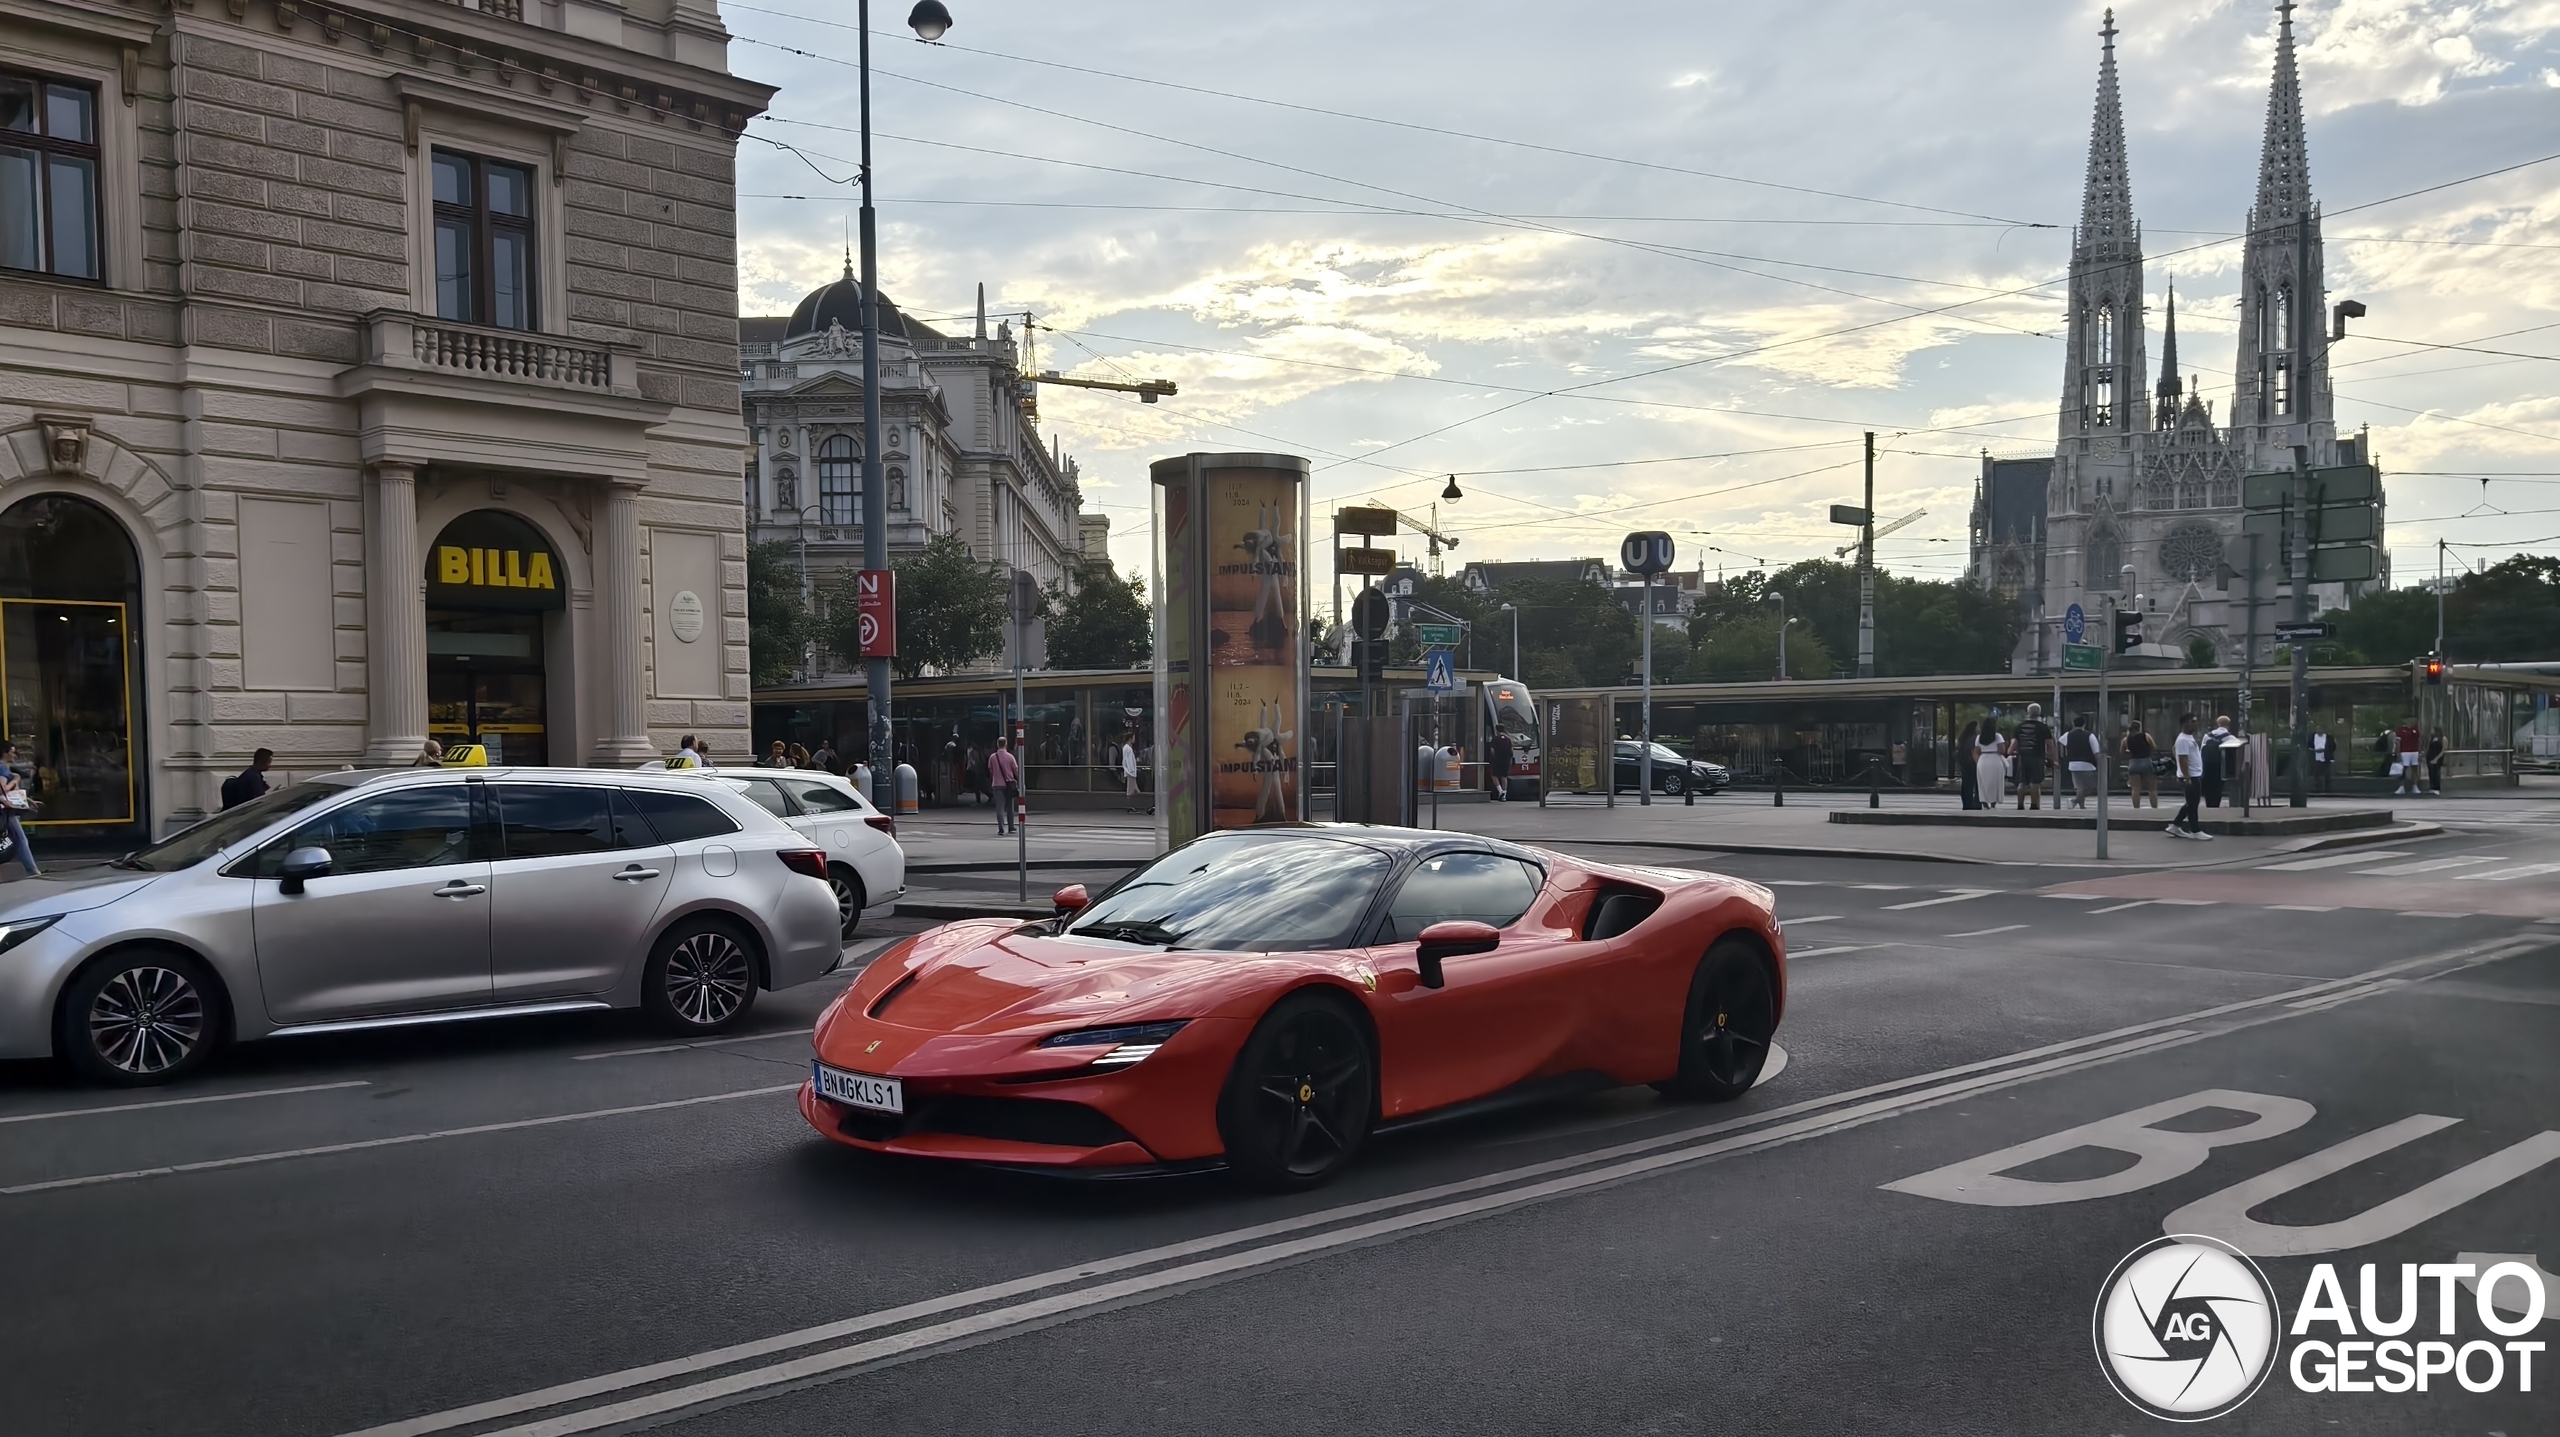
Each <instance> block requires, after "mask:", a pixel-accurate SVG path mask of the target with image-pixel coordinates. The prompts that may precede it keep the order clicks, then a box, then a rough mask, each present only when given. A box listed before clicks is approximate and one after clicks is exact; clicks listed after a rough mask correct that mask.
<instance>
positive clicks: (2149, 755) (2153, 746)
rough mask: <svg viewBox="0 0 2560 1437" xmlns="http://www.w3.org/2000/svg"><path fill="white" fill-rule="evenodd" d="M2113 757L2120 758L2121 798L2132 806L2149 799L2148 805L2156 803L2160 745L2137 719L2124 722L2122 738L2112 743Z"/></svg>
mask: <svg viewBox="0 0 2560 1437" xmlns="http://www.w3.org/2000/svg"><path fill="white" fill-rule="evenodd" d="M2116 756H2117V757H2119V758H2121V759H2123V760H2124V789H2125V799H2126V801H2127V802H2128V803H2130V804H2131V805H2132V806H2133V807H2135V808H2140V807H2142V800H2143V799H2144V798H2145V797H2148V798H2150V800H2151V806H2152V807H2153V808H2158V807H2159V806H2160V745H2159V744H2158V743H2157V742H2155V741H2154V740H2153V739H2152V737H2151V731H2150V730H2149V729H2146V728H2144V727H2143V726H2142V720H2140V719H2128V720H2126V721H2125V726H2124V737H2123V738H2122V739H2120V740H2118V742H2117V744H2116Z"/></svg>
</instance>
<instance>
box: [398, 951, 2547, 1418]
mask: <svg viewBox="0 0 2560 1437" xmlns="http://www.w3.org/2000/svg"><path fill="white" fill-rule="evenodd" d="M2544 946H2546V944H2545V942H2544V941H2543V940H2540V939H2524V940H2522V941H2519V939H2517V938H2514V937H2510V938H2507V939H2504V940H2499V941H2497V942H2491V943H2482V944H2475V945H2472V946H2470V947H2467V948H2457V949H2453V950H2450V951H2446V952H2439V953H2430V954H2423V955H2420V956H2417V957H2413V958H2404V959H2401V960H2399V961H2397V962H2394V963H2390V964H2386V965H2384V966H2383V967H2380V968H2376V969H2373V970H2371V971H2369V972H2365V973H2360V974H2355V975H2351V976H2349V977H2345V978H2333V979H2328V980H2326V981H2323V982H2319V983H2313V984H2308V985H2306V986H2304V987H2301V988H2293V989H2288V990H2286V991H2284V992H2281V993H2272V994H2267V995H2264V996H2261V997H2256V998H2243V999H2239V1000H2237V1001H2235V1002H2231V1003H2224V1004H2221V1005H2218V1006H2216V1007H2212V1008H2205V1009H2200V1010H2198V1011H2196V1012H2192V1013H2184V1014H2180V1015H2178V1016H2176V1017H2171V1018H2155V1019H2152V1020H2150V1021H2148V1022H2143V1023H2136V1024H2133V1025H2130V1026H2128V1027H2123V1028H2118V1029H2115V1030H2113V1031H2111V1032H2105V1033H2094V1034H2090V1035H2088V1036H2086V1037H2082V1038H2073V1039H2067V1040H2065V1041H2063V1042H2059V1043H2050V1044H2047V1045H2045V1046H2043V1047H2040V1048H2031V1049H2028V1050H2026V1051H2024V1052H2018V1053H2010V1054H2007V1055H2004V1056H2001V1057H1996V1058H1986V1059H1982V1060H1980V1061H1977V1062H1973V1063H1967V1064H1964V1065H1962V1066H1959V1067H1953V1068H1944V1069H1940V1070H1939V1071H1937V1072H1934V1073H1923V1074H1918V1075H1915V1076H1913V1077H1908V1078H1897V1079H1892V1080H1890V1081H1887V1082H1883V1083H1878V1084H1875V1085H1872V1086H1870V1087H1865V1088H1859V1089H1855V1090H1852V1091H1850V1092H1846V1093H1835V1094H1832V1095H1830V1096H1828V1097H1822V1098H1809V1099H1806V1100H1804V1101H1801V1102H1797V1103H1792V1104H1789V1105H1787V1106H1785V1107H1780V1108H1772V1109H1770V1110H1769V1111H1767V1112H1765V1113H1757V1114H1750V1115H1746V1116H1743V1117H1738V1118H1729V1119H1726V1120H1724V1121H1722V1122H1718V1123H1710V1124H1706V1125H1703V1126H1701V1127H1696V1128H1689V1129H1683V1130H1681V1131H1678V1132H1673V1133H1667V1134H1660V1135H1656V1136H1654V1137H1649V1138H1642V1139H1638V1140H1635V1141H1632V1142H1628V1143H1623V1144H1620V1145H1618V1146H1616V1147H1613V1148H1604V1149H1598V1150H1595V1151H1592V1152H1589V1153H1585V1154H1580V1155H1576V1156H1571V1157H1564V1158H1554V1159H1549V1160H1547V1161H1545V1162H1542V1163H1536V1164H1532V1165H1530V1166H1527V1167H1521V1168H1513V1169H1508V1170H1506V1171H1502V1172H1497V1173H1491V1174H1487V1175H1485V1176H1482V1177H1476V1178H1467V1179H1462V1180H1460V1181H1457V1182H1453V1183H1446V1184H1443V1185H1441V1186H1438V1187H1433V1188H1425V1189H1420V1190H1417V1191H1413V1192H1408V1193H1404V1194H1400V1195H1396V1196H1390V1197H1384V1198H1376V1199H1371V1200H1370V1201H1367V1202H1362V1203H1354V1204H1347V1205H1345V1206H1342V1207H1336V1208H1328V1209H1325V1210H1322V1211H1318V1212H1314V1213H1308V1214H1304V1215H1301V1216H1298V1217H1291V1218H1282V1219H1278V1220H1275V1221H1273V1222H1268V1223H1263V1224H1259V1225H1257V1226H1254V1227H1248V1228H1239V1229H1235V1230H1233V1231H1230V1232H1226V1233H1221V1234H1214V1235H1211V1236H1208V1237H1202V1238H1194V1239H1191V1240H1188V1241H1185V1242H1181V1243H1175V1244H1172V1245H1169V1246H1165V1247H1158V1248H1152V1249H1148V1250H1145V1251H1140V1252H1134V1253H1128V1254H1124V1255H1122V1256H1119V1257H1112V1258H1102V1259H1098V1260H1096V1261H1094V1262H1090V1263H1086V1264H1083V1265H1080V1266H1077V1267H1072V1268H1062V1269H1058V1270H1055V1271H1051V1272H1046V1273H1040V1274H1035V1275H1033V1276H1029V1277H1022V1278H1015V1279H1011V1280H1009V1281H1006V1282H1001V1283H996V1284H993V1285H990V1286H987V1287H981V1288H974V1289H970V1290H967V1291H963V1292H958V1293H952V1294H950V1295H948V1296H944V1297H937V1298H929V1299H926V1300H924V1301H921V1302H917V1303H912V1304H909V1305H907V1306H905V1307H900V1308H892V1309H888V1310H886V1311H882V1312H877V1313H871V1314H867V1315H864V1316H860V1317H853V1318H847V1319H843V1320H840V1321H836V1322H831V1323H826V1324H823V1325H821V1326H817V1327H809V1328H803V1329H801V1330H800V1331H797V1332H787V1333H782V1334H780V1335H778V1336H774V1337H768V1338H760V1339H757V1340H755V1341H751V1342H743V1343H738V1344H736V1345H733V1346H730V1347H724V1348H717V1349H714V1350H712V1351H709V1352H702V1353H696V1354H694V1355H692V1356H690V1357H679V1358H673V1359H669V1360H667V1361H664V1362H657V1363H652V1364H650V1365H648V1366H645V1367H633V1368H626V1369H624V1370H622V1371H620V1372H613V1373H607V1374H605V1375H603V1376H599V1377H591V1378H583V1379H580V1380H578V1381H575V1382H567V1383H561V1384H559V1385H556V1386H553V1387H546V1388H542V1389H539V1390H536V1391H532V1392H525V1393H519V1394H516V1395H514V1396H510V1397H501V1398H496V1399H492V1400H489V1401H485V1402H479V1403H475V1404H472V1405H471V1406H468V1407H458V1408H453V1409H450V1410H448V1411H445V1412H439V1413H432V1414H428V1415H426V1416H421V1417H414V1418H409V1419H406V1420H403V1421H398V1422H392V1423H388V1424H385V1425H382V1426H378V1427H370V1428H366V1429H364V1431H362V1432H360V1433H354V1434H350V1437H421V1434H425V1433H431V1432H443V1431H448V1430H450V1429H453V1428H456V1427H465V1426H471V1425H474V1424H477V1423H483V1422H489V1421H494V1420H497V1419H500V1418H505V1417H511V1416H515V1415H518V1414H522V1413H527V1412H535V1411H539V1410H541V1409H543V1408H546V1407H557V1406H561V1405H563V1404H566V1403H570V1402H575V1401H579V1400H582V1399H585V1398H589V1397H597V1396H603V1395H606V1394H609V1393H613V1392H618V1391H623V1390H626V1389H629V1388H633V1387H641V1386H646V1385H648V1384H651V1383H655V1382H662V1381H666V1380H668V1379H670V1378H676V1377H682V1376H685V1375H687V1374H689V1373H695V1372H705V1371H709V1370H711V1369H714V1368H718V1367H724V1366H728V1365H730V1364H733V1363H738V1362H745V1361H749V1360H752V1359H754V1358H758V1357H766V1356H771V1355H773V1354H775V1353H780V1352H788V1351H790V1350H792V1349H794V1348H799V1347H808V1346H813V1345H815V1344H818V1343H821V1342H829V1341H833V1340H835V1339H837V1338H840V1337H846V1336H851V1335H853V1334H856V1333H860V1332H865V1331H870V1330H873V1329H876V1328H880V1327H887V1326H893V1325H896V1324H898V1323H902V1322H910V1321H913V1320H915V1319H918V1318H922V1317H929V1316H933V1315H935V1314H937V1313H944V1312H956V1311H960V1310H962V1309H965V1308H969V1307H975V1306H978V1305H981V1304H984V1303H988V1302H995V1301H999V1300H1002V1299H1004V1298H1008V1297H1016V1296H1020V1295H1022V1294H1025V1293H1031V1292H1038V1291H1041V1290H1043V1289H1045V1288H1051V1287H1058V1286H1062V1285H1065V1284H1068V1283H1081V1282H1086V1281H1089V1280H1090V1279H1092V1278H1094V1277H1097V1276H1102V1275H1105V1274H1108V1273H1113V1272H1125V1271H1129V1270H1131V1269H1134V1268H1141V1267H1148V1266H1152V1265H1155V1264H1157V1263H1161V1262H1169V1261H1173V1260H1176V1259H1178V1258H1183V1257H1188V1256H1192V1255H1196V1254H1199V1253H1204V1252H1215V1251H1218V1250H1219V1249H1221V1248H1227V1247H1233V1246H1236V1245H1238V1244H1241V1243H1246V1242H1252V1241H1256V1240H1259V1239H1262V1238H1265V1237H1271V1236H1276V1235H1279V1234H1283V1233H1289V1232H1296V1231H1302V1230H1304V1229H1307V1228H1313V1227H1321V1226H1324V1225H1325V1224H1327V1223H1333V1222H1340V1221H1344V1220H1346V1219H1349V1218H1353V1217H1359V1216H1363V1215H1365V1214H1369V1213H1375V1212H1387V1211H1393V1210H1395V1209H1397V1208H1401V1207H1407V1206H1411V1205H1413V1204H1417V1203H1424V1202H1433V1201H1437V1200H1439V1199H1442V1198H1446V1197H1451V1196H1454V1195H1457V1194H1461V1193H1467V1192H1475V1191H1480V1190H1482V1189H1485V1188H1490V1187H1500V1186H1501V1185H1503V1184H1505V1183H1512V1182H1519V1181H1522V1180H1525V1179H1528V1178H1532V1177H1536V1176H1540V1175H1542V1174H1546V1173H1555V1172H1567V1171H1570V1170H1572V1169H1574V1168H1576V1167H1579V1166H1582V1165H1584V1164H1587V1163H1601V1162H1611V1161H1614V1160H1616V1159H1618V1158H1622V1157H1625V1156H1628V1155H1630V1154H1633V1153H1639V1152H1649V1151H1652V1150H1654V1149H1657V1148H1662V1147H1667V1146H1672V1145H1676V1144H1679V1143H1684V1142H1690V1141H1693V1140H1698V1139H1703V1138H1708V1137H1711V1136H1713V1135H1715V1134H1719V1133H1724V1132H1729V1131H1732V1130H1734V1129H1736V1128H1742V1127H1748V1126H1751V1125H1754V1124H1760V1123H1775V1122H1777V1121H1779V1120H1781V1119H1785V1118H1791V1117H1794V1116H1796V1115H1797V1114H1799V1113H1810V1112H1816V1111H1819V1110H1821V1109H1824V1108H1827V1107H1833V1106H1836V1105H1839V1104H1844V1103H1855V1102H1859V1101H1861V1100H1863V1099H1867V1098H1872V1097H1876V1096H1878V1095H1880V1094H1886V1093H1894V1092H1902V1091H1905V1090H1909V1089H1915V1088H1925V1087H1926V1085H1929V1084H1932V1083H1942V1084H1944V1085H1945V1086H1943V1087H1939V1088H1932V1089H1928V1090H1927V1091H1926V1092H1925V1093H1914V1094H1911V1097H1912V1098H1913V1099H1915V1101H1913V1102H1911V1103H1910V1104H1909V1106H1913V1107H1918V1106H1925V1105H1927V1104H1928V1103H1935V1102H1938V1101H1943V1100H1946V1099H1950V1098H1954V1097H1958V1096H1962V1095H1963V1094H1964V1093H1966V1092H1969V1091H1974V1090H1976V1088H1977V1086H1978V1087H1981V1088H1988V1087H1993V1086H1997V1085H1999V1084H2003V1083H2009V1082H2023V1081H2027V1080H2029V1079H2032V1078H2036V1077H2041V1076H2044V1075H2047V1074H2050V1073H2057V1072H2064V1071H2069V1070H2070V1069H2072V1068H2076V1067H2085V1066H2093V1065H2095V1064H2099V1063H2104V1062H2108V1061H2111V1060H2112V1059H2115V1058H2119V1057H2123V1056H2126V1055H2128V1054H2131V1053H2136V1052H2142V1051H2146V1050H2149V1049H2152V1048H2157V1047H2164V1046H2167V1045H2170V1044H2173V1043H2183V1042H2186V1041H2188V1040H2190V1039H2193V1038H2196V1037H2198V1036H2200V1035H2199V1034H2198V1033H2197V1032H2195V1031H2194V1030H2193V1029H2191V1028H2189V1027H2187V1026H2186V1025H2190V1024H2195V1023H2200V1022H2203V1021H2206V1020H2209V1019H2214V1018H2222V1017H2228V1016H2231V1015H2233V1014H2238V1013H2246V1012H2250V1011H2251V1010H2255V1009H2261V1008H2268V1007H2271V1006H2272V1005H2275V1004H2280V1003H2283V1002H2285V1001H2287V1000H2289V999H2300V998H2304V997H2308V996H2311V995H2313V994H2317V993H2324V992H2336V991H2339V990H2342V989H2347V988H2353V987H2357V986H2360V985H2362V984H2366V983H2370V982H2373V981H2375V980H2376V979H2379V978H2384V977H2389V976H2392V975H2395V974H2399V973H2404V972H2408V971H2411V970H2413V969H2417V968H2422V967H2425V966H2427V965H2430V964H2445V965H2457V964H2459V965H2465V966H2476V965H2479V964H2485V963H2490V962H2495V961H2498V960H2500V959H2503V958H2508V957H2513V956H2515V955H2516V954H2518V953H2522V952H2530V951H2533V950H2535V949H2538V948H2541V947H2544ZM2281 1016H2282V1015H2281V1014H2276V1015H2272V1016H2271V1017H2269V1018H2261V1019H2258V1020H2255V1021H2260V1022H2264V1021H2273V1020H2274V1019H2275V1018H2280V1017H2281ZM2119 1040H2121V1041H2119ZM2098 1045H2111V1046H2098ZM2012 1064H2022V1065H2024V1066H2017V1067H2012V1066H2010V1065H2012ZM1995 1070H1996V1071H1995ZM1977 1074H1979V1075H1983V1076H1982V1077H1981V1079H1980V1081H1979V1084H1978V1085H1977V1084H1975V1083H1972V1082H1955V1081H1952V1080H1955V1079H1960V1078H1970V1077H1971V1076H1972V1075H1977ZM1857 1112H1858V1113H1859V1114H1860V1116H1858V1117H1857V1118H1856V1121H1860V1122H1863V1121H1866V1120H1867V1119H1866V1117H1865V1116H1864V1114H1865V1113H1866V1110H1865V1109H1860V1110H1857ZM1843 1125H1844V1126H1845V1125H1846V1124H1845V1123H1844V1124H1843ZM1749 1136H1752V1137H1760V1136H1771V1135H1769V1134H1753V1135H1749ZM1771 1140H1772V1141H1779V1140H1781V1139H1777V1138H1775V1137H1774V1136H1772V1137H1771ZM1274 1260H1277V1259H1274ZM696 1400H697V1401H698V1400H703V1399H696ZM557 1420H560V1421H568V1422H570V1423H571V1424H572V1425H569V1426H562V1427H556V1428H555V1427H546V1428H543V1429H538V1430H550V1431H557V1432H561V1433H568V1432H574V1431H577V1430H581V1427H582V1426H584V1425H608V1424H609V1423H610V1422H611V1421H615V1420H620V1419H619V1418H608V1419H606V1421H605V1422H603V1423H596V1424H581V1423H578V1422H577V1421H576V1419H575V1418H574V1417H571V1418H563V1419H557ZM519 1430H520V1431H526V1430H536V1429H519Z"/></svg>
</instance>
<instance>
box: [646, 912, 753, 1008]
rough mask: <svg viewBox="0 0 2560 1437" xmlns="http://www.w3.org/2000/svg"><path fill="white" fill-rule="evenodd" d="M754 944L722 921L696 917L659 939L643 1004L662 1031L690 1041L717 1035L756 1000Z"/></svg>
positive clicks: (652, 953) (653, 951) (669, 930)
mask: <svg viewBox="0 0 2560 1437" xmlns="http://www.w3.org/2000/svg"><path fill="white" fill-rule="evenodd" d="M748 942H749V940H748V939H747V938H746V936H745V935H744V934H742V933H740V932H739V931H738V930H737V929H736V928H734V927H731V926H730V925H729V924H727V923H723V922H721V921H719V920H717V919H699V918H697V919H693V920H690V921H688V922H684V923H679V924H677V925H676V926H674V927H673V928H670V929H668V930H667V931H666V932H665V933H663V934H661V935H659V938H658V944H657V947H655V948H654V949H652V950H650V953H649V967H648V969H647V971H646V972H645V973H643V974H642V975H641V980H640V1005H641V1007H643V1008H644V1009H646V1010H647V1011H648V1014H649V1019H650V1021H651V1022H653V1023H655V1024H656V1025H657V1026H658V1027H660V1028H662V1029H665V1030H666V1031H668V1032H671V1033H678V1034H682V1035H685V1036H687V1037H691V1036H695V1035H699V1034H706V1033H717V1032H719V1031H720V1030H721V1029H723V1028H727V1027H729V1026H731V1025H732V1024H734V1023H736V1022H737V1021H738V1020H739V1019H740V1018H743V1017H745V1016H746V1013H747V1010H748V1009H749V1008H752V1007H754V1006H755V1002H756V960H755V953H754V951H753V950H752V949H750V948H749V947H748V946H747V945H748Z"/></svg>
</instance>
